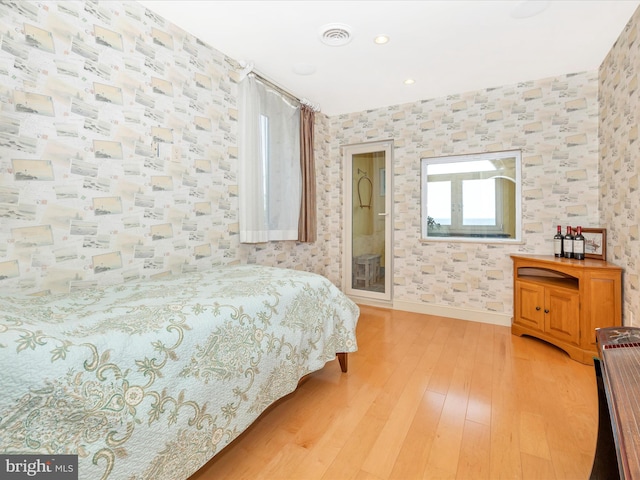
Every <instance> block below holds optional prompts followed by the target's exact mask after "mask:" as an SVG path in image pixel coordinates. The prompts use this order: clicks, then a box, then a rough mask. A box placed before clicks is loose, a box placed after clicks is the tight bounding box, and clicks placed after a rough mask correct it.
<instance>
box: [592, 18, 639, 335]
mask: <svg viewBox="0 0 640 480" xmlns="http://www.w3.org/2000/svg"><path fill="white" fill-rule="evenodd" d="M638 28H640V9H638V10H636V12H635V13H634V15H633V16H632V17H631V19H630V20H629V23H628V24H627V26H626V28H625V29H624V30H623V31H622V32H621V34H620V37H619V38H618V40H617V41H616V43H615V44H614V46H613V48H612V49H611V51H610V52H609V54H608V55H607V57H606V58H605V59H604V61H603V62H602V65H601V66H600V72H599V84H600V102H599V103H600V115H599V116H600V170H599V174H600V219H601V223H602V225H603V226H606V227H607V237H608V238H607V240H608V242H607V243H608V254H607V259H608V261H610V262H612V263H615V264H617V265H619V266H621V267H622V268H623V269H624V273H623V299H624V304H623V320H624V324H625V325H632V326H636V327H637V326H640V297H639V295H638V290H639V287H640V285H639V273H640V272H639V270H640V231H639V230H638V229H639V228H640V227H638V225H639V224H640V208H639V207H640V190H638V187H639V184H638V177H639V174H640V143H639V140H638V123H639V122H640V114H639V113H638V112H640V89H639V88H638V75H640V34H639V33H638Z"/></svg>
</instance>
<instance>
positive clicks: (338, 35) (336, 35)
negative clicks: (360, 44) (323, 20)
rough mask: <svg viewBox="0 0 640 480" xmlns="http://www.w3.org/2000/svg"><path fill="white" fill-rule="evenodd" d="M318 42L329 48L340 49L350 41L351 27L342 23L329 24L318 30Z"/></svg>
mask: <svg viewBox="0 0 640 480" xmlns="http://www.w3.org/2000/svg"><path fill="white" fill-rule="evenodd" d="M320 41H321V42H322V43H324V44H325V45H329V46H330V47H341V46H343V45H346V44H347V43H349V42H350V41H351V27H350V26H349V25H345V24H343V23H329V24H327V25H325V26H323V27H321V28H320Z"/></svg>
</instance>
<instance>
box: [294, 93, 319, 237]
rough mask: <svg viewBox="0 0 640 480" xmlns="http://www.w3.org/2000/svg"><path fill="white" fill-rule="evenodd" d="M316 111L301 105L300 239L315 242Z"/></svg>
mask: <svg viewBox="0 0 640 480" xmlns="http://www.w3.org/2000/svg"><path fill="white" fill-rule="evenodd" d="M314 122H315V112H314V111H313V108H311V107H309V106H307V105H300V169H301V170H302V202H301V204H300V220H299V221H298V241H300V242H315V241H316V239H317V237H318V233H317V223H318V221H317V216H316V162H315V159H314V156H313V125H314Z"/></svg>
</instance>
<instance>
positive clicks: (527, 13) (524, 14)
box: [511, 0, 550, 18]
mask: <svg viewBox="0 0 640 480" xmlns="http://www.w3.org/2000/svg"><path fill="white" fill-rule="evenodd" d="M549 3H550V2H549V1H548V0H521V1H520V2H518V4H517V5H516V6H515V7H513V9H512V10H511V16H512V17H513V18H529V17H534V16H536V15H538V14H539V13H542V12H544V11H545V10H546V9H547V7H548V6H549Z"/></svg>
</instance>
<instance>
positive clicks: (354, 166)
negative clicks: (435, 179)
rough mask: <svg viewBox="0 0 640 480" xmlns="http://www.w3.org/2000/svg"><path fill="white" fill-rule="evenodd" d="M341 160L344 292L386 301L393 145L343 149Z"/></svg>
mask: <svg viewBox="0 0 640 480" xmlns="http://www.w3.org/2000/svg"><path fill="white" fill-rule="evenodd" d="M343 157H344V172H345V176H344V177H345V186H344V187H345V188H344V192H345V202H344V203H345V232H346V233H345V245H344V252H345V255H344V272H345V275H344V288H345V291H346V293H347V295H349V296H352V297H358V298H360V299H371V300H378V301H382V302H390V301H391V284H392V282H391V279H392V277H393V275H392V253H391V245H392V243H391V234H392V228H391V226H392V218H391V213H392V212H391V206H392V202H391V192H392V190H391V179H392V178H393V177H392V175H391V173H392V172H391V168H392V142H391V141H384V142H375V143H367V144H360V145H348V146H345V147H343ZM363 303H364V302H363ZM372 303H376V302H372Z"/></svg>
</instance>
